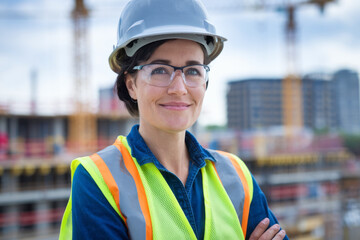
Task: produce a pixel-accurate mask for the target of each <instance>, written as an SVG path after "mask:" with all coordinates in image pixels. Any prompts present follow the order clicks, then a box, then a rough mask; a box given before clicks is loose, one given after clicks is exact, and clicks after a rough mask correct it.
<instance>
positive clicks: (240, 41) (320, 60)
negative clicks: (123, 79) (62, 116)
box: [0, 0, 360, 125]
mask: <svg viewBox="0 0 360 240" xmlns="http://www.w3.org/2000/svg"><path fill="white" fill-rule="evenodd" d="M229 1H230V0H224V1H222V2H223V3H224V5H222V7H219V5H218V4H219V3H217V1H215V0H204V3H205V5H206V6H207V8H208V12H209V19H210V21H211V22H212V23H213V24H214V25H215V26H216V29H217V33H218V34H219V35H222V36H224V37H226V38H227V39H228V41H227V42H225V47H224V50H223V52H222V53H221V55H220V56H219V57H218V58H217V59H215V61H213V62H212V63H211V64H210V67H211V71H210V84H209V88H208V90H207V93H206V96H205V100H204V105H203V111H202V114H201V116H200V119H199V122H200V124H202V125H207V124H220V125H222V124H226V91H227V82H229V81H234V80H240V79H245V78H256V77H263V78H273V77H278V78H282V77H284V76H285V75H286V74H287V73H288V69H287V64H286V44H285V31H284V28H285V23H286V15H285V13H284V12H281V11H276V10H274V9H258V10H255V9H253V8H247V7H244V5H239V4H235V5H234V3H235V2H237V3H238V2H239V1H241V0H237V1H230V2H233V3H229ZM294 1H295V0H294ZM124 2H126V1H124V0H123V1H121V0H118V1H115V0H102V1H96V0H88V1H86V3H87V5H88V6H89V8H90V9H91V15H90V16H91V17H90V19H89V22H88V31H87V33H88V38H87V40H88V45H87V46H88V51H87V56H86V57H87V58H88V63H89V66H90V68H89V73H88V76H89V77H88V78H89V79H88V82H87V84H88V85H87V87H88V89H89V93H88V94H89V96H91V98H92V99H93V100H94V103H96V101H97V99H98V94H97V89H99V88H105V87H112V86H113V83H114V81H115V78H116V74H115V73H113V72H112V71H111V69H110V68H109V65H108V56H109V55H110V53H111V51H112V48H113V45H115V44H116V39H117V36H116V33H117V24H118V19H119V16H120V12H121V9H122V8H123V5H124ZM243 2H244V4H245V3H246V4H247V6H248V5H251V3H252V1H251V0H243ZM272 2H277V3H280V2H284V1H280V0H278V1H275V0H272ZM290 2H291V1H290ZM72 8H73V0H63V1H51V0H18V1H12V0H1V1H0V34H1V37H0V105H1V104H2V105H4V104H8V105H9V106H10V107H11V109H13V110H14V111H26V109H28V105H26V104H27V103H29V102H30V99H31V98H32V93H35V96H36V101H37V103H38V106H39V109H42V111H43V112H44V113H46V114H50V113H61V112H66V111H68V110H69V106H71V102H72V101H71V99H72V96H73V94H74V87H73V86H74V54H73V48H74V42H73V26H72V21H71V18H70V12H71V9H72ZM359 11H360V1H358V0H338V1H337V2H336V3H331V4H329V5H328V6H327V7H326V9H325V11H324V13H321V12H320V11H319V9H318V8H317V7H315V6H312V5H309V6H306V5H303V6H301V7H299V8H297V11H296V22H297V45H296V46H297V48H296V50H297V55H296V56H297V58H296V62H297V68H296V73H297V74H299V75H300V76H302V75H304V74H308V73H316V72H322V73H329V74H332V73H334V72H336V71H338V70H340V69H343V68H347V69H352V70H355V71H357V72H360V30H359V29H360V27H359V25H360V15H359V14H358V13H359ZM34 76H35V77H34ZM32 79H36V84H31V83H32ZM32 89H35V90H32Z"/></svg>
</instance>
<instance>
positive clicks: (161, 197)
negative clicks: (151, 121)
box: [60, 136, 252, 239]
mask: <svg viewBox="0 0 360 240" xmlns="http://www.w3.org/2000/svg"><path fill="white" fill-rule="evenodd" d="M210 152H211V154H212V155H213V156H214V158H215V159H216V160H217V161H216V163H213V162H211V161H210V160H206V166H205V167H203V168H202V169H201V171H202V179H203V191H204V192H203V193H204V206H205V231H204V239H219V238H221V239H244V236H246V226H247V218H248V210H249V207H250V202H251V198H252V179H251V175H250V173H249V171H248V170H247V168H246V166H245V165H244V164H243V162H242V161H241V160H240V159H238V158H237V157H236V156H234V155H226V153H218V152H215V151H211V150H210ZM83 159H87V161H83ZM89 159H90V160H92V161H93V163H95V164H91V163H89V162H88V160H89ZM229 159H230V160H229ZM74 162H76V164H74ZM74 162H73V163H72V172H75V169H76V167H77V166H78V164H79V163H81V164H82V165H84V167H85V169H86V170H87V171H88V172H89V173H90V175H91V176H92V177H93V178H94V180H95V182H96V183H97V185H98V186H99V188H100V189H101V191H102V192H103V193H104V195H105V194H107V197H106V198H107V199H108V201H109V202H110V204H111V205H112V206H113V208H114V209H115V210H117V212H118V214H119V216H120V217H121V218H122V219H123V221H124V222H125V224H126V226H127V228H128V232H129V235H130V238H131V239H153V238H154V239H168V238H169V236H171V238H180V239H196V236H195V234H194V232H193V230H192V228H191V225H190V223H189V222H188V221H187V218H186V216H185V214H184V213H183V211H182V209H181V207H180V205H179V203H178V202H177V200H176V197H175V196H174V194H173V193H172V191H171V189H170V187H169V186H168V185H167V183H166V181H165V179H164V178H163V177H162V174H161V173H160V171H159V170H158V169H157V168H156V167H155V165H154V164H153V163H148V164H144V165H142V166H139V165H138V163H137V161H136V159H134V158H133V157H132V156H131V149H130V147H129V146H128V143H127V141H126V138H125V137H121V136H120V137H119V138H118V139H117V141H116V142H115V143H114V145H112V146H110V147H108V148H106V149H104V150H102V151H100V152H98V153H97V154H94V155H92V156H91V158H82V159H80V160H78V159H77V160H74ZM75 165H76V167H75ZM85 165H87V166H85ZM73 166H74V167H73ZM93 167H95V168H96V169H98V170H97V171H96V170H90V171H89V169H90V168H93ZM239 171H240V173H239ZM99 173H100V174H101V175H102V177H103V180H101V179H98V174H99ZM93 174H94V176H93ZM104 183H105V184H104ZM107 186H108V187H107ZM105 188H107V189H105ZM109 193H110V194H109ZM105 196H106V195H105ZM109 198H112V199H110V200H109ZM68 208H70V209H71V197H70V200H69V203H68V206H67V209H66V211H65V214H64V218H63V222H62V226H61V234H62V233H66V232H71V230H70V231H69V229H70V228H71V227H70V226H69V225H71V210H68ZM119 209H120V211H119ZM67 212H70V214H67ZM69 218H70V220H69ZM240 222H241V223H242V224H241V225H240ZM66 223H67V224H66ZM69 223H70V224H69ZM61 234H60V236H62V235H61ZM63 236H65V234H63ZM67 236H71V235H69V234H68V235H67ZM60 239H71V237H70V238H69V237H67V238H60Z"/></svg>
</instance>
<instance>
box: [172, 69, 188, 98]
mask: <svg viewBox="0 0 360 240" xmlns="http://www.w3.org/2000/svg"><path fill="white" fill-rule="evenodd" d="M168 92H169V94H177V95H183V94H186V93H187V88H186V84H185V75H184V73H183V72H182V71H180V70H177V71H175V72H174V73H173V77H172V81H171V83H170V85H169V88H168Z"/></svg>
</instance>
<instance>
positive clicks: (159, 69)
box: [151, 67, 168, 75]
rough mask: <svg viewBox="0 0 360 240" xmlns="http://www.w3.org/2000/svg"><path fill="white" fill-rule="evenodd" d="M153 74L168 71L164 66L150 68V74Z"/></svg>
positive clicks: (166, 72)
mask: <svg viewBox="0 0 360 240" xmlns="http://www.w3.org/2000/svg"><path fill="white" fill-rule="evenodd" d="M154 74H168V71H167V70H166V69H165V68H161V67H159V68H155V69H154V70H152V72H151V75H154Z"/></svg>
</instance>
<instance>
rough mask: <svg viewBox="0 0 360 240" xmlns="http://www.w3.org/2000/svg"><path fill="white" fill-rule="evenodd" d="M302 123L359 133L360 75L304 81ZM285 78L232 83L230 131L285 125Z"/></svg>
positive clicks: (315, 76)
mask: <svg viewBox="0 0 360 240" xmlns="http://www.w3.org/2000/svg"><path fill="white" fill-rule="evenodd" d="M302 96H303V102H302V106H303V122H304V126H306V127H309V128H312V129H328V130H341V131H343V132H347V133H359V132H360V97H359V77H358V73H357V72H355V71H351V70H340V71H338V72H336V73H334V74H332V75H330V74H309V75H306V76H304V77H303V79H302ZM282 106H283V104H282V79H280V78H278V79H270V78H265V79H244V80H239V81H232V82H230V83H229V85H228V92H227V119H228V126H229V127H230V128H234V129H239V130H252V129H257V128H262V127H270V126H279V125H282V119H283V113H282V109H283V107H282Z"/></svg>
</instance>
